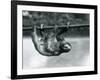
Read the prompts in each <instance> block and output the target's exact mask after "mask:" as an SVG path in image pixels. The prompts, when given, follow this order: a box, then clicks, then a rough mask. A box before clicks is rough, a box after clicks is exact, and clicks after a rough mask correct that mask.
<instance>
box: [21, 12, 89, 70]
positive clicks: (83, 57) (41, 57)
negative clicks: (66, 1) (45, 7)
mask: <svg viewBox="0 0 100 80" xmlns="http://www.w3.org/2000/svg"><path fill="white" fill-rule="evenodd" d="M89 16H90V15H89V14H82V13H59V12H39V11H22V17H23V19H22V20H23V56H22V57H23V68H25V69H27V68H52V67H73V66H74V67H75V66H87V65H90V64H89V57H90V46H89V45H90V44H89V43H90V34H89V31H90V30H89V28H90V25H89Z"/></svg>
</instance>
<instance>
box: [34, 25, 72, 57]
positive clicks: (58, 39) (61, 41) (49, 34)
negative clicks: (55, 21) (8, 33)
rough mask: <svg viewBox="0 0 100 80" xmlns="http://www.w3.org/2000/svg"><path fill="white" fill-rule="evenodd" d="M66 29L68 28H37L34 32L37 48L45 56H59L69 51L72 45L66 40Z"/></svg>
mask: <svg viewBox="0 0 100 80" xmlns="http://www.w3.org/2000/svg"><path fill="white" fill-rule="evenodd" d="M64 31H67V28H65V29H63V28H62V29H60V28H50V29H47V28H44V29H41V28H37V27H34V30H33V32H32V41H33V43H34V45H35V48H36V50H37V51H38V52H39V53H40V54H42V55H45V56H57V55H60V54H61V53H63V52H69V51H70V50H71V45H70V44H69V43H68V42H66V41H65V37H64V35H63V34H64Z"/></svg>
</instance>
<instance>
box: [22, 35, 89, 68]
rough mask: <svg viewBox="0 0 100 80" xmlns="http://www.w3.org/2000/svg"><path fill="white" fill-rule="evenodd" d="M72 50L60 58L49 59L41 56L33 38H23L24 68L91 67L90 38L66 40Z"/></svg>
mask: <svg viewBox="0 0 100 80" xmlns="http://www.w3.org/2000/svg"><path fill="white" fill-rule="evenodd" d="M66 40H67V41H68V42H69V43H71V45H72V49H71V51H70V52H68V53H63V54H61V55H60V56H53V57H47V56H43V55H41V54H39V53H38V52H37V51H36V50H35V47H34V44H33V42H32V39H31V37H24V38H23V68H25V69H31V68H48V67H75V66H88V65H89V38H88V37H84V38H81V37H80V38H79V37H77V38H66Z"/></svg>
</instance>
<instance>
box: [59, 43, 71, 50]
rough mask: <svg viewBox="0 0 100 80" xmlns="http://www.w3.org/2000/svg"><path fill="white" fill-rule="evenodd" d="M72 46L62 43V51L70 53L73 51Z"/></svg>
mask: <svg viewBox="0 0 100 80" xmlns="http://www.w3.org/2000/svg"><path fill="white" fill-rule="evenodd" d="M71 48H72V46H71V44H70V43H68V42H66V43H62V44H61V45H60V49H61V51H62V52H69V51H70V50H71Z"/></svg>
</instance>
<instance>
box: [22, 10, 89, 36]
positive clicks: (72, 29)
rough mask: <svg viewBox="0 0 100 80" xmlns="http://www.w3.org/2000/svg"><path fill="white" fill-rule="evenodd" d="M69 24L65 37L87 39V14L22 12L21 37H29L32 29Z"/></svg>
mask: <svg viewBox="0 0 100 80" xmlns="http://www.w3.org/2000/svg"><path fill="white" fill-rule="evenodd" d="M67 23H70V24H69V29H68V31H67V32H66V33H65V35H66V36H67V37H89V14H82V13H81V14H79V13H58V12H39V11H38V12H37V11H23V35H24V36H29V35H30V34H31V31H32V27H34V26H39V27H40V26H41V24H44V25H46V26H48V29H49V26H53V27H55V25H57V26H62V25H66V24H67Z"/></svg>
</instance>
